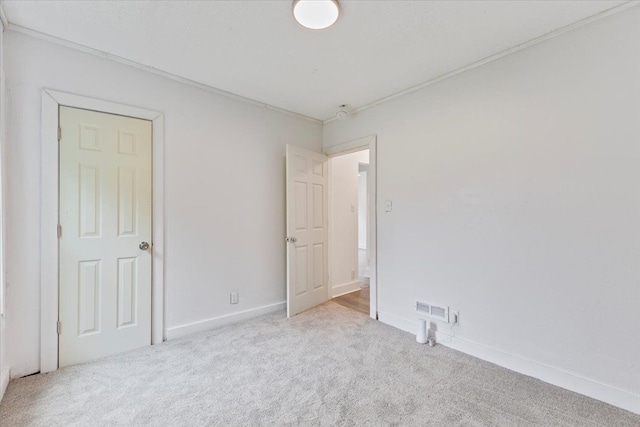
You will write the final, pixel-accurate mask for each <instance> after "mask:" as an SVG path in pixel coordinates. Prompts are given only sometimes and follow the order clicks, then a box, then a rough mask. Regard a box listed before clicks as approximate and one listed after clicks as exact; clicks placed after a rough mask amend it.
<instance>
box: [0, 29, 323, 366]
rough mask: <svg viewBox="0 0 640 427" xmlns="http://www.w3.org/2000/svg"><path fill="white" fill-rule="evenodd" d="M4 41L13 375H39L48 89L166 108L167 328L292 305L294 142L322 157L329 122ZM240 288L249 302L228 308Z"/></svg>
mask: <svg viewBox="0 0 640 427" xmlns="http://www.w3.org/2000/svg"><path fill="white" fill-rule="evenodd" d="M5 36H6V40H5V42H6V56H7V63H8V65H9V66H8V68H7V77H8V87H9V91H10V112H9V113H10V123H9V132H10V138H9V140H8V145H7V147H6V148H7V150H6V153H5V154H6V156H7V162H6V165H7V170H6V177H7V178H8V185H7V194H6V201H7V204H6V206H7V212H6V221H7V235H6V238H7V248H10V250H7V254H6V255H7V256H6V258H7V259H6V261H7V262H6V265H7V269H6V279H7V282H6V284H7V333H8V342H9V355H8V356H9V361H10V364H11V369H12V376H14V377H15V376H21V375H26V374H30V373H33V372H36V371H38V370H39V351H40V347H39V345H40V331H39V325H40V323H39V322H40V317H39V316H40V314H39V312H40V283H39V263H40V260H39V255H38V253H39V251H38V247H39V242H40V240H39V239H40V234H39V223H40V220H39V200H40V194H39V191H40V186H39V182H40V173H39V170H40V148H39V147H40V126H39V124H40V104H41V102H40V96H41V90H42V88H50V89H55V90H59V91H64V92H71V93H75V94H79V95H83V96H89V97H94V98H100V99H105V100H108V101H113V102H118V103H122V104H128V105H133V106H138V107H141V108H147V109H151V110H156V111H161V112H164V114H165V159H166V160H165V173H166V175H165V197H164V198H165V204H166V205H165V221H166V222H165V230H166V231H165V245H166V255H165V259H164V262H165V283H166V300H167V313H166V325H165V326H166V327H167V328H176V327H178V326H181V325H185V324H189V323H193V322H201V321H205V320H207V319H212V318H216V317H219V316H224V315H228V314H231V313H235V312H241V311H244V310H249V309H253V308H258V307H263V306H265V305H271V304H277V303H281V302H283V301H284V300H285V255H284V254H285V242H284V236H285V231H284V218H285V187H284V185H285V183H284V171H285V170H284V156H285V145H286V144H296V145H299V146H302V147H306V148H309V149H314V150H317V151H319V150H320V148H321V143H322V127H321V125H320V124H318V123H315V122H310V121H307V120H304V119H300V118H298V117H294V116H290V115H285V114H281V113H278V112H274V111H272V110H269V109H267V108H264V107H259V106H255V105H252V104H247V103H244V102H241V101H237V100H234V99H230V98H226V97H223V96H219V95H215V94H212V93H210V92H205V91H203V90H201V89H198V88H195V87H192V86H188V85H185V84H182V83H178V82H175V81H172V80H168V79H166V78H164V77H161V76H157V75H154V74H150V73H147V72H145V71H141V70H137V69H135V68H131V67H129V66H126V65H122V64H119V63H115V62H112V61H109V60H107V59H104V58H100V57H97V56H93V55H90V54H87V53H82V52H79V51H76V50H73V49H70V48H66V47H61V46H58V45H54V44H51V43H48V42H44V41H41V40H37V39H35V38H32V37H30V36H26V35H23V34H20V33H16V32H12V31H9V32H7V33H5ZM231 290H237V291H238V292H239V296H240V303H239V304H238V305H230V304H229V292H230V291H231ZM189 330H192V328H191V329H189Z"/></svg>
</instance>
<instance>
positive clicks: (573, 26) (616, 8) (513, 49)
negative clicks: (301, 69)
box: [323, 0, 640, 124]
mask: <svg viewBox="0 0 640 427" xmlns="http://www.w3.org/2000/svg"><path fill="white" fill-rule="evenodd" d="M639 4H640V1H637V0H630V1H627V2H625V3H622V4H620V5H617V6H614V7H612V8H610V9H607V10H604V11H602V12H600V13H597V14H595V15H592V16H589V17H587V18H584V19H582V20H580V21H577V22H574V23H573V24H569V25H565V26H564V27H560V28H558V29H556V30H553V31H550V32H548V33H546V34H543V35H541V36H539V37H536V38H534V39H531V40H529V41H527V42H524V43H521V44H519V45H516V46H513V47H510V48H508V49H505V50H503V51H500V52H498V53H495V54H493V55H490V56H487V57H486V58H483V59H480V60H479V61H476V62H472V63H471V64H468V65H465V66H464V67H461V68H457V69H455V70H452V71H449V72H447V73H445V74H442V75H440V76H438V77H436V78H433V79H430V80H427V81H425V82H422V83H420V84H417V85H415V86H411V87H409V88H407V89H404V90H401V91H399V92H396V93H394V94H392V95H389V96H385V97H383V98H380V99H378V100H376V101H373V102H370V103H368V104H365V105H362V106H360V107H358V108H354V109H353V110H349V114H351V115H353V114H357V113H359V112H361V111H364V110H367V109H369V108H373V107H375V106H377V105H380V104H384V103H385V102H389V101H391V100H393V99H395V98H398V97H400V96H403V95H407V94H409V93H412V92H416V91H419V90H421V89H424V88H425V87H427V86H431V85H433V84H436V83H438V82H441V81H442V80H446V79H449V78H451V77H454V76H457V75H458V74H462V73H464V72H466V71H470V70H473V69H474V68H478V67H480V66H482V65H485V64H488V63H489V62H493V61H496V60H498V59H500V58H503V57H505V56H507V55H511V54H512V53H516V52H519V51H521V50H523V49H527V48H529V47H531V46H535V45H537V44H538V43H542V42H543V41H546V40H550V39H552V38H554V37H558V36H560V35H562V34H565V33H568V32H570V31H573V30H576V29H578V28H580V27H584V26H585V25H589V24H591V23H594V22H597V21H600V20H601V19H604V18H607V17H609V16H611V15H613V14H616V13H619V12H623V11H625V10H627V9H629V8H631V7H634V6H637V5H639ZM334 120H337V118H336V117H335V116H332V117H329V118H328V119H326V120H323V123H324V124H326V123H331V122H333V121H334Z"/></svg>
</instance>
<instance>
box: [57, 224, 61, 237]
mask: <svg viewBox="0 0 640 427" xmlns="http://www.w3.org/2000/svg"><path fill="white" fill-rule="evenodd" d="M61 237H62V226H61V225H60V224H58V239H59V238H61Z"/></svg>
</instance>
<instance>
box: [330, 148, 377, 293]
mask: <svg viewBox="0 0 640 427" xmlns="http://www.w3.org/2000/svg"><path fill="white" fill-rule="evenodd" d="M368 162H369V150H364V151H358V152H355V153H351V154H346V155H343V156H337V157H331V158H329V179H330V180H331V183H330V190H329V210H330V212H329V224H330V227H329V258H330V263H329V270H330V271H329V276H330V286H331V295H332V297H333V296H338V295H341V294H344V293H347V292H351V291H354V290H356V289H359V288H360V281H359V279H358V163H368ZM354 273H355V276H354V275H353V274H354Z"/></svg>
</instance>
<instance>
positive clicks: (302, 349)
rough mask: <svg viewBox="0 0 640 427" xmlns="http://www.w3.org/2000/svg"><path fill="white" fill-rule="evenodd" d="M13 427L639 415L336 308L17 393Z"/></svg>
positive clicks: (564, 420)
mask: <svg viewBox="0 0 640 427" xmlns="http://www.w3.org/2000/svg"><path fill="white" fill-rule="evenodd" d="M0 425H1V426H3V427H14V426H103V425H104V426H107V425H108V426H147V425H148V426H205V425H215V426H241V425H242V426H259V425H271V426H281V425H303V426H306V425H324V426H333V425H345V426H352V425H366V426H386V425H398V426H427V425H431V426H534V425H535V426H581V427H584V426H607V427H610V426H611V427H613V426H618V427H621V426H634V427H635V426H638V425H640V416H636V415H633V414H631V413H629V412H625V411H623V410H620V409H616V408H614V407H612V406H610V405H607V404H604V403H601V402H598V401H595V400H592V399H589V398H586V397H584V396H580V395H578V394H575V393H572V392H569V391H566V390H563V389H561V388H558V387H554V386H551V385H548V384H545V383H543V382H541V381H538V380H535V379H533V378H530V377H526V376H523V375H520V374H516V373H514V372H510V371H508V370H506V369H503V368H500V367H497V366H495V365H492V364H490V363H487V362H483V361H481V360H478V359H475V358H473V357H470V356H466V355H464V354H462V353H459V352H456V351H454V350H451V349H448V348H446V347H444V346H436V347H435V348H429V347H428V346H423V345H419V344H417V343H416V342H415V341H414V337H413V336H412V335H410V334H407V333H404V332H401V331H399V330H397V329H394V328H392V327H389V326H386V325H384V324H382V323H379V322H376V321H373V320H371V319H369V318H368V317H367V316H366V315H363V314H361V313H357V312H355V311H352V310H349V309H348V308H345V307H342V306H340V305H337V304H335V303H327V304H324V305H322V306H320V307H318V308H316V309H313V310H311V311H309V312H306V313H303V314H301V315H299V316H297V317H295V318H293V319H286V318H285V317H284V314H281V313H278V314H273V315H267V316H264V317H261V318H258V319H254V320H252V321H248V322H245V323H242V324H237V325H231V326H227V327H223V328H220V329H217V330H214V331H210V332H206V333H201V334H196V335H192V336H189V337H186V338H183V339H179V340H174V341H171V342H168V343H164V344H161V345H157V346H153V347H148V348H144V349H141V350H136V351H132V352H129V353H126V354H122V355H119V356H115V357H110V358H106V359H102V360H99V361H96V362H93V363H87V364H84V365H77V366H72V367H68V368H64V369H60V370H58V371H57V372H54V373H51V374H46V375H34V376H31V377H27V378H22V379H19V380H14V381H12V382H11V383H10V385H9V388H8V390H7V393H6V395H5V398H4V399H3V401H2V403H1V404H0Z"/></svg>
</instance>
